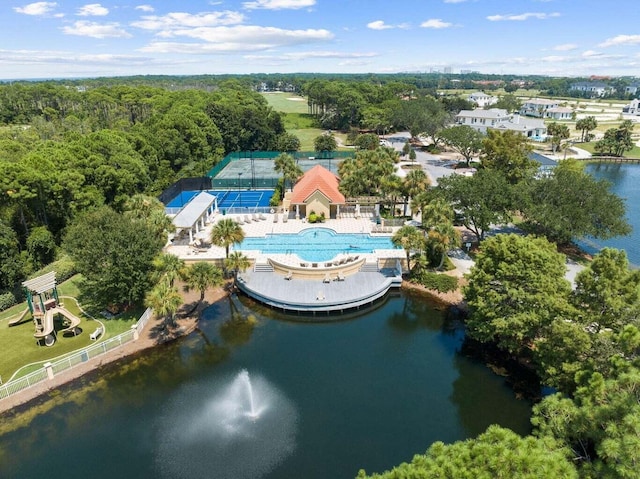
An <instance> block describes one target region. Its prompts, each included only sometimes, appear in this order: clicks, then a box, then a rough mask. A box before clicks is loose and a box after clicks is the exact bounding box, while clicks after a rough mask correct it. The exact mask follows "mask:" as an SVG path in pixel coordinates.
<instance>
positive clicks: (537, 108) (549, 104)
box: [520, 98, 560, 118]
mask: <svg viewBox="0 0 640 479" xmlns="http://www.w3.org/2000/svg"><path fill="white" fill-rule="evenodd" d="M559 106H560V103H559V102H558V101H557V100H547V99H545V98H531V99H530V100H526V101H525V102H524V103H523V104H522V107H521V108H520V114H521V115H524V116H535V117H537V118H545V117H546V112H547V110H548V109H549V108H558V107H559Z"/></svg>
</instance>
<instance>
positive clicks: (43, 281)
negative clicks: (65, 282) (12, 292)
mask: <svg viewBox="0 0 640 479" xmlns="http://www.w3.org/2000/svg"><path fill="white" fill-rule="evenodd" d="M22 286H24V287H25V288H27V289H28V290H29V291H31V292H32V293H35V294H40V293H45V292H47V291H50V290H52V289H54V288H55V287H56V272H55V271H52V272H50V273H46V274H43V275H42V276H38V277H37V278H33V279H29V280H27V281H24V282H23V283H22Z"/></svg>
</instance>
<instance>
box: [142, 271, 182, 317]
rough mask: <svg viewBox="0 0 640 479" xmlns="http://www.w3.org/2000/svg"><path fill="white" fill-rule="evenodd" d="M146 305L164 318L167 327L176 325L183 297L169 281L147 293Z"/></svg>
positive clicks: (163, 281)
mask: <svg viewBox="0 0 640 479" xmlns="http://www.w3.org/2000/svg"><path fill="white" fill-rule="evenodd" d="M144 302H145V305H146V306H148V307H149V308H151V309H153V311H154V312H155V313H156V315H158V316H159V317H162V318H164V325H165V327H168V326H174V325H175V315H176V312H177V311H178V309H179V308H180V306H181V305H182V296H181V295H180V292H179V291H178V289H177V288H176V287H174V286H171V285H170V284H169V281H167V280H166V279H165V280H162V281H160V282H159V283H158V284H157V285H156V286H155V287H154V288H153V289H152V290H151V291H149V292H148V293H147V296H146V298H145V301H144Z"/></svg>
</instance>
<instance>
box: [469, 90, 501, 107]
mask: <svg viewBox="0 0 640 479" xmlns="http://www.w3.org/2000/svg"><path fill="white" fill-rule="evenodd" d="M467 100H469V101H470V102H471V103H475V104H476V105H478V107H479V108H484V107H487V106H491V105H495V104H496V103H497V102H498V97H495V96H492V95H487V94H486V93H483V92H481V91H477V92H474V93H472V94H471V95H469V96H468V97H467Z"/></svg>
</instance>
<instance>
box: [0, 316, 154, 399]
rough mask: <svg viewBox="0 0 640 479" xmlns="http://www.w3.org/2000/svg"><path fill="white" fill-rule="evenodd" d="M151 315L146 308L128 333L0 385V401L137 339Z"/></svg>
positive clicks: (93, 345)
mask: <svg viewBox="0 0 640 479" xmlns="http://www.w3.org/2000/svg"><path fill="white" fill-rule="evenodd" d="M152 315H153V310H152V309H151V308H147V309H146V311H145V312H144V313H143V314H142V316H140V319H138V322H137V323H136V324H134V325H133V326H131V329H130V330H129V331H125V332H124V333H122V334H119V335H117V336H114V337H113V338H109V339H106V340H104V341H101V342H99V343H97V344H92V345H91V346H89V347H87V348H84V349H81V350H78V351H75V352H74V353H72V354H70V355H68V356H66V357H64V358H63V359H59V360H58V361H55V362H53V363H45V364H44V365H43V367H42V369H39V370H37V371H34V372H32V373H29V374H27V375H26V376H23V377H21V378H18V379H15V380H13V381H9V382H8V383H6V384H2V385H0V400H2V399H4V398H8V397H9V396H11V395H12V394H16V393H18V392H20V391H22V390H24V389H27V388H29V387H31V386H34V385H35V384H38V383H40V382H42V381H45V380H46V379H47V378H49V379H53V378H54V377H55V375H56V374H59V373H61V372H63V371H66V370H67V369H70V368H72V367H74V366H77V365H78V364H81V363H86V362H87V361H89V359H92V358H95V357H97V356H101V355H102V354H104V353H106V352H107V351H111V350H112V349H116V348H119V347H121V346H122V345H123V344H126V343H128V342H129V341H133V340H136V339H138V335H139V334H140V333H141V332H142V330H143V329H144V327H145V326H146V324H147V322H148V321H149V319H150V318H151V316H152Z"/></svg>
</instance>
